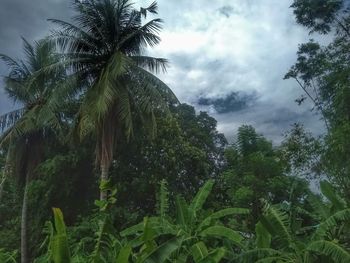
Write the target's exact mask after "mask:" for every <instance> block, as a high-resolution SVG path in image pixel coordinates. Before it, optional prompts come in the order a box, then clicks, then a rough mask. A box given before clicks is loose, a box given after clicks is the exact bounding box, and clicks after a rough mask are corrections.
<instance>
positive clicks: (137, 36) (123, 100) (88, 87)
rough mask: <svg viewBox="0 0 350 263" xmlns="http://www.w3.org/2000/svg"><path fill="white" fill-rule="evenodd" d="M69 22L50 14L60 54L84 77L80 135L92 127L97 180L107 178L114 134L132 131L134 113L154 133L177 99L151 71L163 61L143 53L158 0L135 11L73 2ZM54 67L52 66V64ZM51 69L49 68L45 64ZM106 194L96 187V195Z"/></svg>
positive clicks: (113, 1)
mask: <svg viewBox="0 0 350 263" xmlns="http://www.w3.org/2000/svg"><path fill="white" fill-rule="evenodd" d="M73 7H74V9H75V11H76V15H75V16H74V17H73V23H68V22H64V21H61V20H56V19H50V20H51V21H52V22H53V23H55V24H56V25H59V26H60V27H61V29H60V30H57V31H55V32H53V36H52V38H53V39H54V40H55V42H56V44H58V45H59V47H60V48H61V50H62V51H63V53H64V55H65V56H64V60H63V61H62V62H61V63H60V64H64V65H65V66H66V67H68V68H69V70H70V72H72V74H73V75H75V76H77V77H78V79H80V80H83V82H81V83H79V84H78V86H79V87H80V88H81V93H82V94H83V96H82V97H83V100H82V103H81V107H80V111H79V113H78V118H77V119H78V120H77V123H78V124H77V127H78V129H77V131H78V134H79V135H80V137H83V136H84V135H86V134H89V133H90V132H91V131H93V132H94V134H95V136H96V138H97V143H96V160H97V163H98V164H99V166H100V167H99V168H100V169H101V185H102V184H103V183H106V182H107V181H108V171H109V168H110V166H111V163H112V161H113V151H114V149H115V145H116V138H117V135H120V134H123V135H124V136H125V138H126V139H129V137H130V136H132V135H133V127H134V123H135V118H137V120H138V121H139V122H140V123H143V127H146V128H149V129H148V130H149V131H150V132H151V134H154V133H155V127H156V125H155V120H156V118H155V113H156V112H163V113H164V112H166V110H167V106H168V103H167V102H168V101H169V99H170V100H173V101H176V97H175V95H174V94H173V93H172V92H171V90H170V89H169V88H168V87H167V86H166V85H165V84H164V83H163V82H162V81H160V80H159V79H158V78H157V77H156V76H154V75H153V74H152V73H158V72H160V71H165V70H166V67H167V60H166V59H163V58H155V57H151V56H147V55H146V48H147V47H154V46H155V45H157V44H159V42H160V37H159V35H158V34H159V31H160V29H161V25H162V20H161V19H159V18H156V19H151V20H148V21H147V22H145V23H143V20H145V19H148V18H147V15H148V14H157V4H156V3H153V4H151V5H150V6H149V7H148V8H141V9H139V10H136V9H135V8H134V7H133V4H132V3H131V2H130V1H128V0H100V1H97V0H86V1H75V2H74V3H73ZM52 67H54V65H53V66H52ZM49 68H50V67H49ZM106 197H107V193H106V191H104V190H103V189H102V190H101V199H106Z"/></svg>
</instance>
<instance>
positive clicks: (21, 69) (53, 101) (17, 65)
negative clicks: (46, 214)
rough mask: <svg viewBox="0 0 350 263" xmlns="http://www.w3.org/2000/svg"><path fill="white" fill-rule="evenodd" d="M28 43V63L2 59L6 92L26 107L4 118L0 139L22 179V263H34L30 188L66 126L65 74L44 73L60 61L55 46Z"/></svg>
mask: <svg viewBox="0 0 350 263" xmlns="http://www.w3.org/2000/svg"><path fill="white" fill-rule="evenodd" d="M23 42H24V52H25V55H26V60H24V61H22V60H20V61H16V60H14V59H12V58H10V57H8V56H6V55H0V58H1V60H3V61H4V62H5V63H6V64H7V65H8V66H9V68H10V73H9V75H8V76H7V77H5V91H6V93H7V94H8V96H9V97H10V98H12V99H13V100H14V101H15V102H18V103H19V104H21V105H23V108H22V109H19V110H18V111H16V112H12V113H9V114H7V115H4V116H2V117H1V119H2V120H7V122H6V123H3V125H6V126H7V124H10V127H5V128H6V129H7V130H6V131H5V132H4V133H3V134H2V136H1V138H0V147H1V148H2V149H4V148H3V147H7V151H8V156H9V158H7V165H10V166H11V171H12V173H13V174H14V175H16V176H18V179H19V182H20V183H21V184H22V185H23V189H24V190H23V204H22V217H21V262H23V263H26V262H29V260H30V255H29V251H28V242H27V241H28V237H27V232H28V186H29V182H30V180H31V179H33V177H34V176H35V169H36V167H37V166H38V164H39V163H40V161H41V160H42V158H43V157H44V151H45V145H46V144H47V143H48V140H51V138H54V136H53V135H54V133H59V132H62V131H63V130H62V122H61V117H60V114H59V111H58V108H59V107H60V106H62V104H63V101H59V97H60V96H59V94H60V92H58V91H57V90H58V89H59V88H60V89H62V87H63V85H67V83H68V82H67V80H66V79H65V71H64V69H63V68H61V70H60V71H57V70H55V71H54V72H53V71H52V72H49V71H47V72H46V73H45V74H39V73H38V72H40V70H42V69H43V68H45V67H47V66H48V65H51V64H53V63H57V62H58V60H59V57H58V56H57V55H55V54H54V46H53V45H51V44H50V43H49V42H47V41H46V40H41V41H38V42H35V43H34V45H31V44H29V43H28V42H27V41H26V40H24V39H23ZM9 120H10V121H9Z"/></svg>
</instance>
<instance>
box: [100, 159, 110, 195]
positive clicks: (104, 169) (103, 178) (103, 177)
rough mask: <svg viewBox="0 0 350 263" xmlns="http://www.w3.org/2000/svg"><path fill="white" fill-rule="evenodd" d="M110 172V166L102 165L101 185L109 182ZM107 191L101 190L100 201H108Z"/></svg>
mask: <svg viewBox="0 0 350 263" xmlns="http://www.w3.org/2000/svg"><path fill="white" fill-rule="evenodd" d="M108 172H109V166H108V165H104V164H101V178H100V179H101V183H103V182H106V181H107V180H108ZM107 195H108V193H107V190H105V189H101V190H100V200H107Z"/></svg>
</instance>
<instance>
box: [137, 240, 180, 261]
mask: <svg viewBox="0 0 350 263" xmlns="http://www.w3.org/2000/svg"><path fill="white" fill-rule="evenodd" d="M181 243H182V238H173V239H170V240H168V241H167V242H165V243H163V244H161V245H160V246H158V247H157V248H156V249H155V250H154V251H153V252H152V253H150V254H149V255H147V257H146V258H145V261H144V262H145V263H158V262H166V260H167V259H169V257H170V256H171V255H172V254H173V253H174V252H175V251H176V250H178V249H179V248H180V247H181Z"/></svg>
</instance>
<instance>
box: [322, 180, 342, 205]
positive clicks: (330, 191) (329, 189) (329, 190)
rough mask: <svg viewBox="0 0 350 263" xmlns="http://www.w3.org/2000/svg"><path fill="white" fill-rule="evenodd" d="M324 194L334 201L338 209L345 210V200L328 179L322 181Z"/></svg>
mask: <svg viewBox="0 0 350 263" xmlns="http://www.w3.org/2000/svg"><path fill="white" fill-rule="evenodd" d="M320 186H321V192H322V194H323V195H324V196H325V197H327V199H328V200H329V201H330V202H331V203H332V205H333V206H334V207H335V208H336V209H337V210H343V209H345V207H346V203H345V201H344V200H343V199H342V198H341V197H340V196H339V195H338V194H337V191H336V190H335V189H334V187H333V186H332V185H331V184H330V183H329V182H327V181H322V182H321V183H320Z"/></svg>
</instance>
